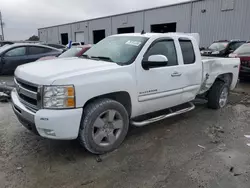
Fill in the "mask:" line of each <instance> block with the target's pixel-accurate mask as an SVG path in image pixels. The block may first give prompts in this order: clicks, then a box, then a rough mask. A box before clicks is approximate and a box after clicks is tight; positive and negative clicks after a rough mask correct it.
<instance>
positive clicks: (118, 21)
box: [112, 12, 143, 34]
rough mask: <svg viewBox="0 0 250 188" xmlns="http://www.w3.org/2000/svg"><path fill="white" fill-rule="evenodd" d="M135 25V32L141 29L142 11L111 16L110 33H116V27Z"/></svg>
mask: <svg viewBox="0 0 250 188" xmlns="http://www.w3.org/2000/svg"><path fill="white" fill-rule="evenodd" d="M124 27H135V32H136V33H138V32H141V31H142V30H143V12H136V13H131V14H125V15H119V16H113V17H112V34H117V28H124Z"/></svg>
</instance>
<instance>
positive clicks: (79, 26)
mask: <svg viewBox="0 0 250 188" xmlns="http://www.w3.org/2000/svg"><path fill="white" fill-rule="evenodd" d="M228 2H229V3H228ZM224 3H226V4H224ZM228 7H229V9H228V10H227V8H228ZM224 9H226V10H224ZM249 9H250V0H200V1H195V2H193V3H186V4H180V5H175V6H169V7H161V8H155V9H150V10H145V11H138V12H134V13H128V14H123V15H116V16H110V17H106V18H100V19H94V20H88V21H82V22H79V23H72V24H67V25H62V26H55V27H50V28H43V29H39V31H38V32H39V36H40V40H41V41H46V42H55V43H61V33H68V36H69V40H73V41H74V40H75V32H80V31H81V32H84V35H85V43H93V31H94V30H101V29H105V34H106V36H108V35H111V34H116V33H117V28H121V27H135V32H141V31H142V29H144V30H145V31H146V32H150V27H151V25H152V24H161V23H172V22H176V23H177V28H176V30H177V32H197V33H200V35H201V46H204V47H207V46H209V45H210V44H211V43H212V42H213V41H214V40H223V39H228V40H230V39H241V40H250V11H249ZM52 28H53V29H52ZM56 31H57V32H58V33H57V34H56Z"/></svg>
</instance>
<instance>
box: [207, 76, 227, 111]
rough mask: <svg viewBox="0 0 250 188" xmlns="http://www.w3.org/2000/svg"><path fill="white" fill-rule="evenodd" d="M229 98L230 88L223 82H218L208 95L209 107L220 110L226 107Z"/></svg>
mask: <svg viewBox="0 0 250 188" xmlns="http://www.w3.org/2000/svg"><path fill="white" fill-rule="evenodd" d="M228 96H229V87H228V85H227V84H225V83H224V82H222V81H216V82H215V83H214V84H213V86H212V88H211V89H210V91H209V93H208V107H209V108H212V109H220V108H223V107H225V106H226V104H227V102H228Z"/></svg>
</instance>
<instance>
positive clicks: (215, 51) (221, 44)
mask: <svg viewBox="0 0 250 188" xmlns="http://www.w3.org/2000/svg"><path fill="white" fill-rule="evenodd" d="M244 43H246V41H240V40H231V41H227V40H221V41H215V42H213V44H211V46H209V47H208V49H205V50H202V51H201V55H202V56H213V57H214V56H215V57H228V55H229V54H230V53H232V52H234V51H235V50H236V49H237V48H239V47H240V46H241V45H242V44H244Z"/></svg>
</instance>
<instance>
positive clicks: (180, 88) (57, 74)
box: [15, 33, 240, 139]
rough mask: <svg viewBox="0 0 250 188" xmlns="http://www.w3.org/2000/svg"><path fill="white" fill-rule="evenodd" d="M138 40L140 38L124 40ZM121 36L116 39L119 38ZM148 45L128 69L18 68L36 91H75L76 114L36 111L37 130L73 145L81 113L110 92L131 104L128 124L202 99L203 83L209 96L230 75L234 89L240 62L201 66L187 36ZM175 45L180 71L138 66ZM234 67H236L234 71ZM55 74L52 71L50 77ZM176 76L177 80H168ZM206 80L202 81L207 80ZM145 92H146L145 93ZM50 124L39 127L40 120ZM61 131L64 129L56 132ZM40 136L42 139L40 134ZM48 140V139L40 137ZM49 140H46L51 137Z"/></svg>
mask: <svg viewBox="0 0 250 188" xmlns="http://www.w3.org/2000/svg"><path fill="white" fill-rule="evenodd" d="M126 35H128V36H141V35H140V34H126ZM117 36H121V35H116V36H113V37H117ZM144 36H145V37H148V38H149V39H148V41H147V42H146V44H145V45H144V46H143V48H142V50H141V51H140V53H139V54H138V56H137V58H136V59H135V61H134V62H133V63H132V64H130V65H126V66H120V65H117V64H115V63H110V62H104V61H96V60H88V59H81V58H66V59H56V60H48V61H44V62H35V63H31V64H26V65H23V66H20V67H18V68H17V69H16V72H15V75H16V76H17V77H19V78H21V79H23V80H26V81H29V82H31V83H35V84H38V85H67V84H73V85H74V86H75V94H76V109H75V110H72V111H67V110H57V111H51V110H39V111H38V112H37V114H36V117H37V118H36V119H35V121H36V122H35V123H36V126H37V128H42V129H43V128H45V129H46V128H49V127H50V128H52V129H54V130H56V132H57V135H58V136H57V138H56V139H74V138H75V136H77V134H76V133H78V130H79V127H80V117H81V114H82V111H81V110H79V109H82V107H83V106H84V105H85V104H86V103H87V102H88V101H89V100H90V99H93V98H94V97H97V96H101V95H104V94H109V93H114V92H127V93H128V94H129V96H130V98H131V104H132V112H131V118H133V117H137V116H140V115H143V114H146V113H150V112H155V111H158V110H162V109H165V108H168V107H172V106H176V105H179V104H182V103H186V102H189V101H192V100H193V99H194V98H195V97H196V95H197V94H200V93H204V92H205V90H203V91H201V87H202V86H203V85H204V82H205V83H206V90H208V89H209V88H210V87H211V85H212V84H213V83H214V81H215V79H216V78H217V77H218V76H219V75H221V74H224V73H231V74H232V75H233V77H232V84H231V86H230V87H231V89H234V87H235V85H236V83H237V80H238V68H237V67H238V66H239V64H240V61H239V59H222V58H211V59H206V60H202V59H201V56H200V51H199V47H198V44H197V41H196V39H195V38H194V37H192V36H190V35H185V34H174V33H168V34H145V35H144ZM166 37H167V38H171V39H173V40H174V43H175V47H176V52H177V58H178V66H172V67H161V68H154V69H150V70H148V71H146V70H144V69H143V68H142V66H141V62H142V59H143V56H144V54H145V52H146V51H147V49H148V48H149V46H150V45H151V44H152V42H153V41H155V40H157V39H161V38H166ZM183 37H185V38H188V39H190V40H191V41H192V43H193V46H194V51H195V54H196V61H195V63H194V64H190V65H184V63H183V57H182V51H181V48H180V44H179V41H178V39H179V38H183ZM236 66H237V67H236ZM48 70H53V71H48ZM174 72H178V73H180V74H181V76H178V77H172V76H171V74H172V73H174ZM207 74H209V78H208V79H206V75H207ZM147 91H149V92H148V93H147ZM41 117H42V118H49V119H50V121H48V122H43V121H42V122H41V120H40V119H39V118H41ZM60 127H61V128H62V129H61V130H60ZM40 134H41V133H40ZM42 136H44V137H48V136H47V135H42ZM49 138H50V137H49Z"/></svg>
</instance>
